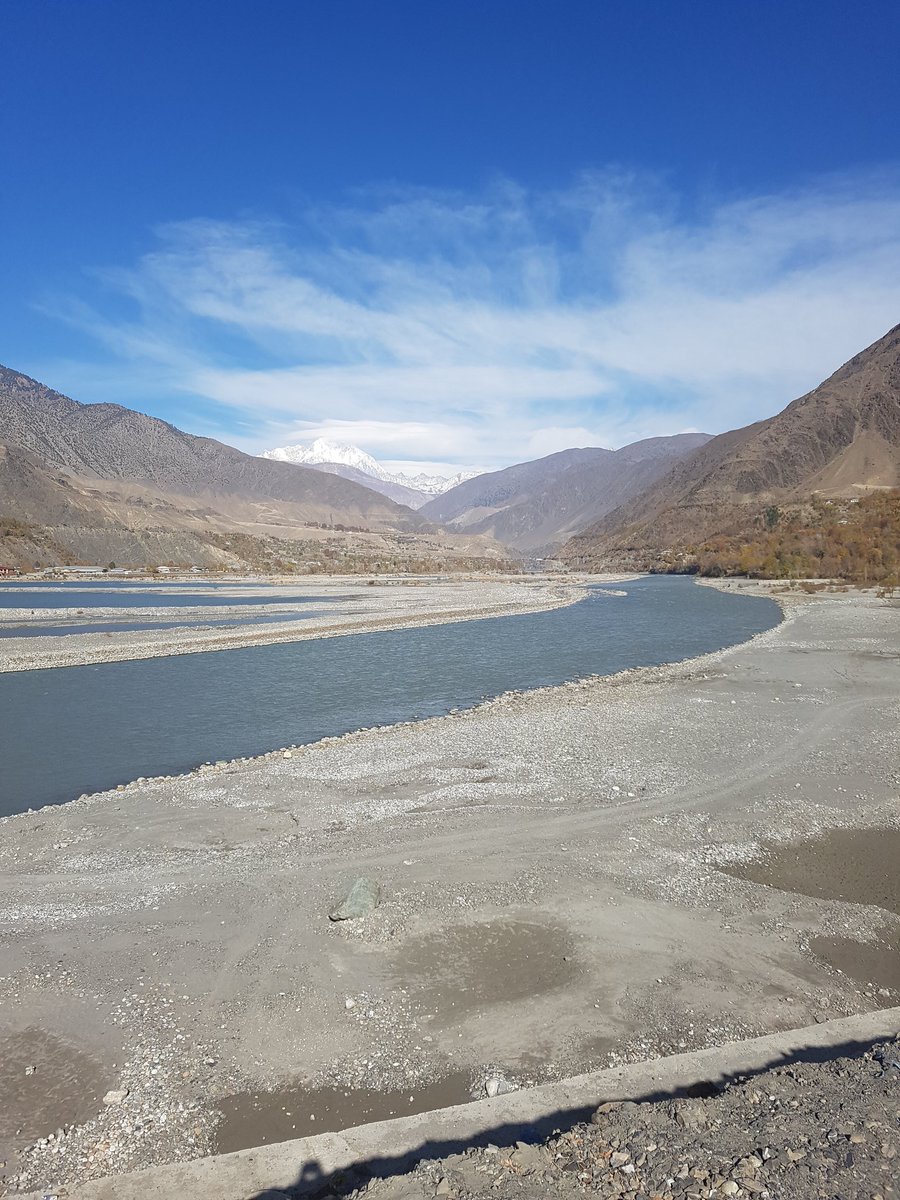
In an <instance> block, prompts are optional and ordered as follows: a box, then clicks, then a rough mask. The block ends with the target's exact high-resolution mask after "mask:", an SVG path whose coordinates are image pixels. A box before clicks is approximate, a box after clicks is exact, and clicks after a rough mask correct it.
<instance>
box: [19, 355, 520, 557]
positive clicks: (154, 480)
mask: <svg viewBox="0 0 900 1200" xmlns="http://www.w3.org/2000/svg"><path fill="white" fill-rule="evenodd" d="M0 446H2V447H3V453H2V456H0V517H3V518H6V519H7V521H16V522H18V523H20V524H26V525H28V526H30V527H32V528H33V529H34V530H37V531H39V532H38V534H37V535H36V536H38V537H39V538H43V541H44V543H46V542H47V539H49V540H50V541H52V542H53V545H54V546H55V547H56V552H57V553H59V554H63V555H66V554H69V555H71V556H73V557H74V558H76V559H80V558H84V557H87V558H88V559H89V560H92V561H101V560H102V561H105V560H106V559H107V558H109V559H113V560H116V561H121V562H126V561H127V562H132V563H133V562H137V563H144V562H148V561H149V562H153V561H167V560H169V559H174V560H175V561H186V562H201V563H204V564H207V565H212V564H213V563H217V562H227V561H231V559H233V558H234V557H235V556H234V555H233V554H232V555H231V556H229V555H228V554H225V553H220V552H219V551H220V549H221V547H219V546H218V543H223V538H224V540H225V542H227V537H226V536H225V535H227V534H229V533H231V534H237V535H241V536H242V537H244V538H248V537H249V538H250V539H253V538H262V539H265V538H269V539H276V540H279V541H287V542H291V541H294V542H296V541H297V540H298V539H299V538H304V539H307V540H310V539H311V540H312V541H320V542H321V541H322V536H323V535H322V533H321V532H320V531H322V530H323V529H324V530H329V531H331V533H332V534H346V533H348V532H356V533H368V534H372V535H378V536H380V537H381V538H382V540H383V539H384V538H387V539H388V542H389V543H390V545H386V547H384V549H385V553H384V554H382V555H381V556H380V557H379V558H378V561H382V559H389V558H392V557H396V554H395V553H390V554H389V553H388V551H389V550H391V548H392V547H393V548H394V549H396V546H397V539H398V538H405V539H407V541H406V542H405V543H403V544H404V545H410V546H413V547H414V546H415V539H416V538H419V537H422V538H425V539H426V541H427V546H426V545H424V544H423V546H422V547H421V548H422V551H423V555H422V557H425V558H431V557H434V560H435V561H436V562H440V561H443V558H444V557H446V556H447V555H449V556H450V557H451V558H452V557H454V556H455V555H458V556H459V558H460V559H461V560H465V561H466V563H467V565H469V566H471V565H472V564H474V563H475V562H476V560H477V561H478V562H481V563H483V564H484V565H489V564H490V562H491V561H495V562H499V561H501V560H502V561H504V562H505V561H506V560H507V558H508V555H507V554H506V552H505V551H503V550H502V549H501V548H500V547H498V546H496V544H494V543H490V542H489V541H488V539H480V540H479V539H477V538H471V537H468V538H454V537H452V536H450V537H446V536H442V538H439V539H438V540H439V541H440V542H441V544H440V546H439V547H438V546H437V543H436V542H435V535H437V534H438V531H437V530H436V529H435V527H434V526H433V525H431V524H430V523H429V522H428V521H427V520H426V519H425V518H423V517H421V516H419V514H418V513H416V512H414V511H413V510H412V509H411V508H409V507H407V506H405V505H401V504H397V503H395V502H394V501H393V500H391V499H389V498H388V497H386V496H384V495H381V494H380V493H378V492H375V491H373V490H372V489H371V488H368V487H364V486H362V485H361V484H360V483H358V482H355V481H354V480H350V479H343V478H341V477H339V476H335V475H330V474H326V473H323V472H321V471H316V470H313V469H311V468H309V467H305V466H300V465H295V464H291V463H284V462H273V461H269V460H267V459H263V458H258V457H254V456H252V455H249V454H243V453H241V451H239V450H236V449H234V448H233V447H231V446H226V445H224V444H223V443H222V442H218V441H215V440H213V439H212V438H203V437H195V436H194V435H192V434H187V433H183V432H182V431H181V430H179V429H176V428H175V427H174V426H173V425H170V424H168V423H167V422H165V421H160V420H158V419H157V418H155V417H149V416H145V415H144V414H142V413H138V412H134V411H133V410H131V409H127V408H123V407H122V406H120V405H117V404H80V403H79V402H78V401H76V400H72V399H70V398H69V397H67V396H64V395H62V394H60V393H59V392H55V391H53V390H52V389H51V388H48V387H46V386H44V385H43V384H41V383H38V382H37V381H36V380H34V379H31V378H29V377H28V376H26V375H22V374H20V373H18V372H16V371H13V370H10V369H9V368H6V367H0ZM101 531H102V535H101ZM211 538H212V539H213V540H211ZM216 538H218V543H216V544H214V541H215V539H216ZM345 540H346V539H345ZM33 541H34V537H32V538H31V541H30V542H29V547H31V549H28V550H27V551H26V553H27V554H29V555H30V554H31V552H32V549H33V546H32V542H33ZM369 542H370V543H371V539H370V540H369ZM223 544H224V543H223ZM371 545H376V548H377V543H371ZM371 545H370V544H369V543H367V546H368V548H371ZM248 546H249V548H250V550H251V551H252V550H253V547H252V544H249V543H248ZM5 549H6V551H7V553H9V547H6V548H5ZM282 549H283V548H282ZM426 550H427V553H426ZM167 551H169V552H167ZM34 553H35V554H37V551H34ZM101 556H102V557H101ZM281 556H282V557H284V554H283V553H282V555H281ZM20 557H21V554H20ZM38 557H40V555H38Z"/></svg>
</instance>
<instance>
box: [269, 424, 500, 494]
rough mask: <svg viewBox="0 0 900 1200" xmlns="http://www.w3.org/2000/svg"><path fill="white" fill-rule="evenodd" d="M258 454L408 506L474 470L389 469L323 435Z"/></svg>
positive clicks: (362, 453) (449, 486)
mask: <svg viewBox="0 0 900 1200" xmlns="http://www.w3.org/2000/svg"><path fill="white" fill-rule="evenodd" d="M260 457H261V458H270V459H274V460H275V461H276V462H290V463H299V464H302V465H303V466H307V467H315V468H316V470H319V471H328V472H329V473H330V474H332V475H341V476H342V477H343V478H344V479H353V480H356V482H357V483H362V484H363V485H364V486H366V487H370V488H372V490H373V491H376V492H381V494H382V495H384V496H390V498H391V499H392V500H396V501H397V503H398V504H406V505H408V506H409V507H410V508H421V506H422V505H423V504H425V503H426V502H427V501H428V500H431V499H432V498H433V497H434V496H439V495H441V494H442V493H443V492H446V491H449V489H450V488H452V487H455V486H456V485H457V484H458V483H462V482H463V480H465V479H472V478H474V476H475V474H476V472H475V471H460V472H459V473H458V474H456V475H454V476H453V477H452V478H449V479H445V478H444V476H442V475H427V474H424V473H418V474H415V475H409V474H406V473H405V472H402V471H389V470H388V469H387V467H384V466H382V464H381V463H380V462H378V460H377V459H375V458H373V457H372V455H371V454H367V453H366V452H365V450H361V449H360V448H359V446H350V445H347V444H346V443H345V442H332V441H329V440H328V439H327V438H316V439H315V441H313V442H311V443H310V444H309V445H308V446H306V445H304V444H303V443H299V444H297V445H295V446H279V447H277V448H276V449H274V450H265V451H263V453H262V454H261V455H260Z"/></svg>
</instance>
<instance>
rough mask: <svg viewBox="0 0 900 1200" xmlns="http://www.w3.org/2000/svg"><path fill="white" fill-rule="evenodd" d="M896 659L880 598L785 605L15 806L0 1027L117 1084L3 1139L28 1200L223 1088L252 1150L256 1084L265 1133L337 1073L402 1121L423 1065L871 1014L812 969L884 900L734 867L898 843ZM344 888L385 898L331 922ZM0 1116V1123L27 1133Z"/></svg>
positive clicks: (190, 1116)
mask: <svg viewBox="0 0 900 1200" xmlns="http://www.w3.org/2000/svg"><path fill="white" fill-rule="evenodd" d="M898 664H900V611H898V609H897V608H896V607H891V606H890V605H887V604H885V603H884V602H882V601H879V600H877V599H876V598H874V597H872V596H857V595H847V596H828V597H816V598H813V599H809V600H806V599H804V600H803V602H802V603H797V604H792V605H791V606H790V607H789V610H788V617H787V620H786V621H785V623H784V624H782V625H781V626H780V627H778V628H777V629H775V630H772V631H770V632H768V633H766V634H763V635H761V636H760V637H758V638H756V639H755V640H754V641H753V642H752V643H748V644H745V645H744V646H740V647H736V648H733V649H730V650H727V651H723V652H720V653H717V654H714V655H709V656H706V657H705V658H704V659H700V660H695V661H694V662H693V663H688V664H681V665H678V666H674V667H669V668H661V669H649V670H642V671H636V672H631V673H628V674H627V675H625V676H622V677H619V678H614V679H610V680H598V681H591V682H588V683H580V684H576V685H569V686H566V687H563V688H556V689H548V690H546V691H542V692H534V693H531V694H528V695H524V696H509V697H503V698H501V699H499V700H497V701H494V702H492V703H490V704H487V705H485V706H483V707H482V708H480V709H477V710H474V711H472V712H467V713H461V714H456V715H453V716H450V717H446V718H442V719H439V720H432V721H425V722H421V723H418V724H408V725H403V726H397V727H394V728H392V729H384V730H374V731H365V732H362V733H358V734H352V735H349V736H347V737H344V738H336V739H330V740H327V741H325V742H322V743H319V744H317V745H314V746H310V747H307V748H304V749H303V750H297V751H294V752H293V754H292V756H291V757H290V758H286V757H284V756H282V755H281V754H274V755H269V756H266V757H265V758H264V759H262V760H258V761H254V762H251V763H248V764H230V765H228V766H226V767H224V768H221V769H215V770H207V771H204V772H200V773H197V774H195V775H193V776H191V777H189V778H185V779H179V780H158V781H151V782H149V783H144V784H141V785H131V786H129V787H128V788H127V789H126V790H125V791H122V792H116V793H109V794H106V795H101V796H96V797H90V798H88V799H86V800H83V801H78V802H76V803H74V804H70V805H67V806H64V807H62V808H58V809H45V810H42V811H41V812H38V813H33V814H26V815H23V816H19V817H14V818H8V819H7V820H6V821H4V822H3V823H2V827H0V829H2V843H0V871H2V885H3V896H4V905H3V909H2V914H0V929H2V933H0V937H2V951H0V952H2V960H3V963H4V976H5V978H4V980H3V983H2V1003H3V1013H4V1016H3V1021H4V1022H7V1023H8V1018H7V1015H6V1014H18V1016H17V1017H16V1020H17V1022H18V1025H17V1027H16V1028H17V1029H18V1028H19V1027H20V1026H22V1024H23V1022H25V1024H26V1025H27V1022H28V1015H29V1014H31V1013H32V1012H34V1013H35V1014H36V1016H35V1018H34V1021H33V1022H32V1025H33V1027H34V1028H36V1029H39V1030H41V1031H43V1033H44V1034H46V1035H47V1036H52V1037H54V1038H56V1039H57V1042H55V1043H54V1045H55V1046H57V1049H58V1045H59V1043H60V1042H62V1043H66V1044H71V1045H73V1048H75V1049H77V1050H78V1051H79V1052H80V1053H83V1054H86V1055H87V1056H88V1057H89V1058H91V1059H92V1061H93V1062H94V1063H95V1064H96V1069H97V1070H103V1071H105V1072H106V1075H105V1078H106V1080H108V1086H109V1087H110V1088H117V1089H124V1088H128V1094H127V1096H125V1097H123V1098H122V1099H121V1100H120V1101H119V1102H117V1103H112V1104H110V1105H108V1106H106V1107H105V1108H104V1109H103V1111H102V1112H101V1113H100V1115H99V1116H98V1117H96V1118H95V1119H94V1120H92V1121H90V1122H88V1123H87V1124H86V1125H84V1126H82V1127H80V1128H77V1129H75V1130H74V1131H72V1132H71V1133H68V1134H67V1135H66V1136H64V1137H62V1138H60V1139H55V1140H54V1141H53V1142H50V1143H48V1144H46V1145H43V1146H38V1147H37V1148H36V1149H32V1150H28V1151H27V1152H26V1153H25V1154H24V1158H23V1159H22V1160H21V1162H22V1163H24V1170H23V1172H22V1175H21V1178H20V1181H19V1182H20V1185H21V1190H24V1191H27V1190H29V1189H30V1188H33V1187H38V1186H46V1187H49V1186H50V1185H51V1184H55V1183H59V1182H65V1181H66V1180H73V1179H77V1178H84V1177H93V1176H100V1175H105V1174H110V1173H113V1172H117V1171H122V1170H126V1169H131V1168H134V1167H137V1166H140V1165H143V1164H145V1163H150V1162H154V1161H157V1162H158V1161H165V1160H166V1159H172V1158H175V1157H190V1156H196V1155H197V1154H199V1153H203V1152H205V1151H208V1150H209V1149H211V1148H213V1147H215V1145H216V1129H215V1125H216V1120H217V1118H216V1114H215V1112H214V1110H213V1106H212V1104H211V1101H214V1100H215V1098H216V1097H217V1096H222V1097H224V1096H228V1095H234V1094H236V1093H237V1094H240V1093H247V1094H248V1098H247V1099H246V1101H243V1102H239V1101H232V1102H230V1111H231V1112H232V1113H233V1112H234V1111H235V1107H236V1106H237V1107H238V1109H239V1108H240V1104H241V1103H243V1104H245V1106H247V1110H248V1111H249V1109H251V1108H252V1109H254V1110H255V1112H256V1113H257V1114H259V1113H261V1112H262V1114H263V1118H262V1119H261V1120H257V1121H256V1122H255V1123H254V1122H249V1121H248V1124H247V1135H248V1137H249V1138H250V1140H251V1141H252V1140H256V1139H258V1136H259V1130H260V1128H261V1127H263V1126H264V1125H265V1119H264V1118H265V1103H266V1097H261V1096H260V1095H259V1093H260V1092H261V1091H263V1090H264V1089H267V1088H271V1087H274V1086H276V1085H280V1087H281V1089H282V1091H281V1092H280V1093H279V1095H278V1096H277V1097H276V1098H275V1099H274V1100H273V1101H272V1104H273V1107H274V1109H275V1110H276V1111H277V1112H278V1114H279V1120H278V1126H277V1128H278V1131H279V1132H278V1136H280V1137H285V1136H289V1135H292V1134H293V1135H297V1134H299V1133H301V1132H304V1131H305V1130H309V1129H319V1130H323V1129H325V1128H329V1127H331V1128H336V1127H340V1126H341V1125H343V1124H347V1123H349V1122H348V1121H347V1120H345V1119H344V1114H343V1113H342V1112H341V1110H340V1103H339V1100H340V1093H341V1092H342V1091H344V1090H350V1089H353V1088H358V1087H364V1088H366V1089H367V1090H368V1094H369V1096H370V1097H371V1095H372V1094H373V1093H376V1092H379V1091H384V1090H387V1091H388V1092H389V1093H390V1094H389V1103H390V1104H391V1105H393V1106H394V1108H392V1109H391V1111H397V1109H396V1105H397V1104H398V1103H399V1102H400V1101H399V1096H400V1095H401V1092H406V1093H407V1095H408V1096H409V1097H412V1099H411V1100H408V1101H407V1102H406V1103H407V1104H408V1105H409V1107H408V1108H407V1110H406V1111H413V1110H414V1109H415V1108H416V1107H417V1104H416V1098H417V1096H418V1097H419V1100H420V1102H421V1104H423V1105H424V1106H425V1107H433V1106H434V1096H435V1095H436V1094H437V1093H436V1092H435V1091H434V1088H435V1087H437V1088H440V1081H441V1080H444V1081H445V1082H446V1084H447V1087H449V1088H451V1090H452V1089H454V1088H456V1087H458V1086H462V1083H463V1082H465V1081H468V1080H471V1081H473V1083H474V1084H475V1085H476V1086H477V1085H479V1084H480V1083H481V1082H482V1081H483V1080H484V1079H485V1078H487V1077H489V1076H493V1077H494V1078H497V1079H499V1078H501V1077H503V1078H506V1079H508V1080H509V1081H511V1082H515V1083H521V1084H527V1083H528V1082H530V1081H536V1080H542V1079H549V1078H554V1077H559V1076H564V1075H568V1074H574V1073H577V1072H583V1071H586V1070H589V1069H592V1068H594V1067H597V1066H601V1065H605V1064H606V1063H607V1062H610V1061H616V1060H617V1059H619V1058H645V1057H652V1056H654V1055H657V1054H662V1053H666V1052H668V1051H672V1050H676V1049H680V1048H683V1047H695V1046H703V1045H708V1044H716V1043H719V1042H722V1041H724V1040H727V1039H729V1038H734V1037H739V1036H745V1035H750V1034H753V1033H758V1032H762V1031H765V1030H769V1029H779V1028H791V1027H795V1026H798V1025H803V1024H808V1023H811V1022H813V1021H815V1020H817V1019H823V1018H824V1017H826V1016H835V1015H840V1014H842V1013H848V1012H853V1011H861V1010H865V1009H868V1008H874V1007H884V1006H885V1005H887V1004H889V1003H891V1002H896V1000H895V997H894V995H893V994H892V993H891V991H890V988H889V987H888V986H887V985H886V984H884V983H879V982H878V980H877V979H873V978H872V976H871V975H870V974H868V968H866V969H864V970H862V971H860V975H861V977H860V978H858V979H855V978H852V977H851V976H849V975H840V974H837V973H836V971H835V969H834V966H833V965H832V963H830V962H829V961H828V958H827V953H828V944H829V942H828V939H844V940H845V941H847V940H849V941H852V942H853V943H854V944H855V945H870V946H871V947H873V948H875V950H876V953H878V954H883V953H884V952H885V949H884V948H885V947H886V945H887V942H885V941H884V939H885V938H888V939H889V938H890V937H892V936H894V931H895V930H896V926H897V918H896V916H895V915H894V913H893V912H891V911H889V910H888V909H886V908H883V907H878V906H877V904H878V903H881V904H883V903H884V898H883V895H881V894H880V893H879V895H878V896H876V895H874V893H870V894H868V895H867V894H866V893H865V890H864V889H860V888H857V889H856V890H855V891H854V892H853V893H852V894H849V893H846V890H845V892H843V893H841V894H842V895H843V896H844V898H842V899H832V898H829V896H827V895H824V896H823V895H806V894H798V892H787V891H784V890H782V889H783V886H784V880H783V879H780V878H779V879H773V880H772V881H766V880H761V879H758V878H753V877H751V875H750V873H749V871H750V869H749V868H748V870H747V871H745V877H743V878H736V877H735V874H736V873H738V872H739V870H740V869H742V865H743V867H746V866H747V864H748V863H749V862H750V861H751V860H753V859H755V858H760V857H761V859H762V860H765V853H764V849H765V847H766V846H774V845H776V844H783V843H786V842H789V843H792V842H803V841H805V842H814V841H816V840H817V839H819V838H821V836H822V835H823V833H827V831H831V830H834V829H843V828H864V829H871V828H885V829H891V830H896V829H897V827H898V824H900V803H898V775H897V772H898V754H897V729H898V728H900V670H898ZM832 836H833V835H832ZM891 836H894V837H896V834H892V835H891ZM894 844H896V843H894ZM865 845H868V846H869V848H868V849H865V847H864V850H863V852H861V855H860V858H861V861H859V864H858V872H859V874H860V876H865V875H866V874H871V873H872V871H873V863H872V861H871V854H870V850H871V846H870V845H869V844H868V843H867V844H865ZM884 845H885V846H888V843H887V842H885V843H884ZM822 846H823V851H822V853H823V856H824V857H823V860H822V861H823V862H827V861H830V860H829V858H828V856H829V855H831V854H833V845H832V842H830V841H829V840H828V838H826V839H825V840H824V841H823V842H822ZM813 853H814V852H813ZM886 853H887V855H888V857H887V861H888V862H890V861H896V860H895V859H894V860H891V858H890V854H891V853H892V851H887V852H886ZM884 861H885V860H884V859H882V860H880V862H879V864H878V865H876V866H875V867H874V870H875V871H876V872H877V870H879V869H883V865H884ZM720 866H725V867H727V868H728V870H729V871H730V872H731V873H730V874H729V873H726V872H725V871H723V870H721V869H719V867H720ZM361 874H366V875H369V876H372V877H373V878H375V879H376V880H377V881H378V882H379V883H380V885H381V888H382V891H383V900H382V904H381V906H380V908H379V909H378V910H377V911H376V912H375V913H374V914H373V915H371V916H369V917H366V918H364V919H362V920H359V921H352V922H345V923H340V924H334V923H332V922H330V921H329V920H328V913H329V912H330V911H331V910H332V909H333V907H334V905H335V903H336V902H337V901H339V900H340V898H341V896H342V895H343V894H344V891H345V889H346V886H347V884H348V883H349V882H350V881H351V880H352V879H353V878H354V877H355V876H357V875H361ZM770 882H774V883H775V885H776V886H770ZM842 887H845V885H843V884H842ZM867 901H874V903H873V902H867ZM817 939H818V940H817ZM811 946H817V947H818V948H819V949H820V950H821V951H822V952H823V953H824V954H825V955H826V957H821V956H819V955H816V954H815V953H813V951H812V950H811V949H810V947H811ZM529 960H530V963H529ZM843 961H845V962H846V961H847V960H846V959H845V960H843ZM838 965H840V963H838ZM879 988H882V989H883V990H882V993H881V994H879ZM37 1002H39V1004H40V1007H39V1008H38V1007H35V1005H36V1003H37ZM73 1005H81V1006H82V1007H83V1008H84V1010H85V1011H88V1010H91V1009H94V1008H96V1006H97V1005H100V1006H101V1009H102V1011H103V1012H105V1013H108V1017H107V1018H106V1028H107V1029H108V1030H110V1031H111V1032H112V1033H113V1034H114V1035H115V1037H116V1038H118V1039H120V1041H121V1045H122V1051H121V1053H119V1052H116V1053H115V1057H113V1056H112V1055H111V1054H110V1052H109V1049H108V1040H107V1036H106V1034H103V1035H100V1034H98V1033H97V1031H96V1030H94V1031H93V1032H92V1031H91V1029H90V1028H89V1027H88V1026H85V1028H84V1029H83V1030H82V1031H81V1034H80V1042H79V1044H78V1045H77V1046H75V1045H74V1039H73V1034H72V1030H71V1029H70V1028H67V1027H66V1018H65V1014H66V1013H71V1011H72V1009H73ZM23 1014H24V1015H23ZM13 1032H14V1031H13ZM112 1063H115V1066H113V1065H112ZM33 1065H34V1066H35V1067H36V1070H41V1069H42V1064H41V1063H40V1062H38V1063H35V1064H33ZM51 1069H52V1068H51ZM92 1078H93V1077H92ZM297 1084H304V1085H306V1087H307V1089H309V1088H312V1089H314V1088H315V1087H316V1086H317V1085H321V1086H322V1087H324V1088H327V1089H329V1090H326V1091H323V1092H322V1093H316V1092H315V1090H312V1091H310V1090H306V1091H298V1090H297V1089H296V1085H297ZM291 1088H293V1089H294V1090H290V1089H291ZM285 1089H287V1090H285ZM451 1098H453V1097H451ZM353 1111H354V1108H353V1104H352V1103H350V1104H348V1107H347V1113H348V1114H350V1120H351V1121H352V1113H353ZM366 1111H369V1112H370V1111H371V1109H369V1110H366ZM379 1115H381V1114H379ZM383 1115H387V1114H386V1113H385V1114H383ZM313 1118H315V1120H313ZM5 1120H6V1127H5V1128H4V1129H3V1130H0V1133H2V1134H3V1135H4V1136H5V1137H6V1139H7V1142H8V1143H9V1142H16V1143H17V1144H18V1145H20V1146H21V1145H23V1144H24V1145H26V1146H27V1145H33V1144H34V1139H35V1137H37V1136H39V1135H44V1134H46V1133H48V1132H52V1131H51V1130H48V1129H46V1128H39V1127H37V1123H36V1122H35V1121H34V1120H32V1119H30V1118H29V1114H28V1113H26V1112H16V1113H14V1114H9V1113H8V1114H7V1115H6V1118H5ZM326 1122H330V1124H329V1123H326ZM288 1126H290V1128H289V1127H288ZM16 1129H20V1130H21V1131H22V1132H21V1133H19V1134H16V1132H15V1130H16ZM228 1129H229V1131H228V1138H229V1139H230V1140H229V1145H231V1146H233V1145H236V1144H238V1142H239V1140H240V1136H241V1135H240V1129H239V1127H238V1128H235V1122H234V1121H231V1122H230V1125H229V1127H228ZM19 1169H20V1160H19V1159H18V1158H16V1157H13V1158H12V1159H11V1164H10V1168H9V1170H10V1172H11V1173H13V1174H15V1173H16V1172H17V1171H19Z"/></svg>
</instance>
